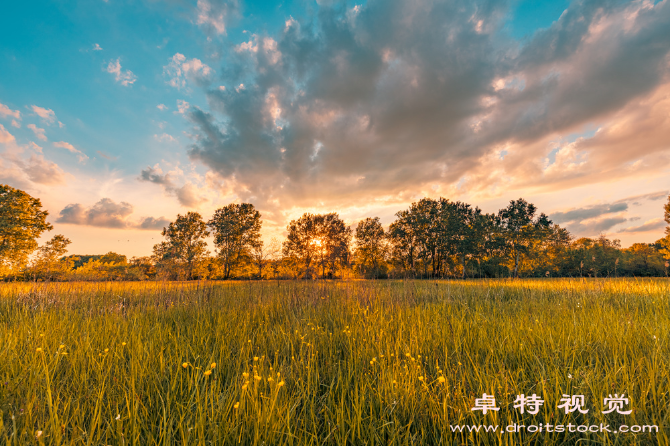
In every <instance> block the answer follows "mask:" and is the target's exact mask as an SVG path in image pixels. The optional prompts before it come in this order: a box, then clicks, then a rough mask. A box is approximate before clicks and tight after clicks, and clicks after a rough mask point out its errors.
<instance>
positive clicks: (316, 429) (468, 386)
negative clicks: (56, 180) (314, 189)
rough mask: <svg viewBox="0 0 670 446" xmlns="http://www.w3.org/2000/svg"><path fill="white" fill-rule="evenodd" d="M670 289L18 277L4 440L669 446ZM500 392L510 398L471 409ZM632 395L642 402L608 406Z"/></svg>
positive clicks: (656, 284) (3, 344)
mask: <svg viewBox="0 0 670 446" xmlns="http://www.w3.org/2000/svg"><path fill="white" fill-rule="evenodd" d="M669 298H670V283H669V282H668V281H667V280H666V279H644V280H636V279H589V280H581V279H536V280H535V279H534V280H515V281H510V280H467V281H428V280H424V281H390V280H389V281H280V282H191V283H179V282H135V283H129V282H126V283H110V282H106V283H32V284H31V283H6V284H0V423H1V424H0V442H2V444H7V445H24V444H53V445H60V444H63V445H108V444H111V445H142V446H144V445H219V444H231V445H232V444H243V445H347V444H355V445H358V444H367V445H374V444H383V445H387V444H388V445H405V444H407V445H409V444H417V445H418V444H445V445H446V444H456V445H460V444H478V445H479V444H481V445H515V444H548V445H571V444H588V445H624V444H626V445H627V444H639V445H648V444H660V445H668V444H670V415H669V409H670V367H669V365H670V345H669V344H668V335H669V334H670V333H669V331H670V307H669V301H668V299H669ZM484 393H486V394H488V395H494V396H495V400H496V404H497V406H498V407H499V408H500V410H498V411H489V412H488V413H487V414H483V413H482V411H473V410H471V409H472V408H473V407H474V406H475V405H476V401H475V400H476V399H478V398H482V395H483V394H484ZM622 393H623V394H625V395H626V397H627V398H629V400H630V404H629V405H627V406H626V407H625V409H627V410H632V413H630V414H628V415H622V414H617V413H609V414H603V413H602V411H603V409H604V408H605V406H604V405H603V404H604V403H603V398H605V397H608V396H609V395H614V394H619V395H620V394H622ZM520 394H525V395H527V396H528V395H531V394H536V395H537V396H538V397H540V398H541V399H543V400H544V401H545V404H544V405H543V406H542V407H540V408H539V412H538V413H537V414H536V415H533V414H531V413H528V412H526V413H523V414H522V413H520V411H519V410H518V409H517V408H514V401H515V398H516V396H517V395H520ZM566 394H567V395H584V398H585V402H586V406H585V407H586V408H587V409H588V410H589V411H588V413H585V414H583V413H580V412H579V411H576V412H573V413H570V414H566V413H565V412H564V410H563V409H559V408H557V405H558V404H559V401H560V400H561V398H562V396H563V395H566ZM514 423H516V424H517V425H524V426H528V425H539V424H540V423H543V425H545V426H546V425H547V424H551V425H554V426H555V425H558V424H564V425H566V426H567V425H568V424H569V423H571V424H574V425H596V424H597V425H599V424H601V423H603V424H606V425H610V426H611V428H612V429H613V430H614V429H615V428H617V427H618V426H620V425H623V424H625V425H629V426H631V425H640V426H643V425H656V426H658V432H640V433H616V434H615V433H601V432H597V433H594V432H585V433H584V432H560V433H557V432H553V433H549V432H546V430H545V431H543V432H528V431H522V432H518V433H510V432H504V433H503V432H500V431H501V430H503V429H504V427H505V426H508V425H512V424H514ZM459 425H463V426H466V425H472V426H476V425H499V426H500V427H501V429H499V430H498V432H495V433H492V432H488V433H486V432H483V431H480V432H469V431H468V429H465V430H464V431H463V432H458V431H456V432H453V426H459Z"/></svg>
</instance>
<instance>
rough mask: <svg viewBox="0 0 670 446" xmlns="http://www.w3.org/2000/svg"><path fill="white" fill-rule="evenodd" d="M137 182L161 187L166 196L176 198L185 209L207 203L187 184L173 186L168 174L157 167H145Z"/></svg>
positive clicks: (193, 187)
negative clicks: (145, 182)
mask: <svg viewBox="0 0 670 446" xmlns="http://www.w3.org/2000/svg"><path fill="white" fill-rule="evenodd" d="M138 180H140V181H147V182H150V183H154V184H158V185H160V186H162V187H163V190H165V192H166V193H167V194H170V195H174V196H175V197H177V200H178V201H179V203H180V204H181V205H182V206H185V207H190V208H196V207H198V206H199V205H201V204H202V203H204V202H205V201H207V200H206V199H205V198H203V197H202V196H201V195H200V194H199V192H198V189H197V188H196V187H195V186H194V185H193V184H191V183H189V182H187V183H185V184H184V185H183V186H181V187H177V186H175V185H174V183H173V182H172V179H171V178H170V176H169V174H164V173H163V171H162V170H161V169H160V167H158V166H155V167H147V168H146V169H144V170H142V171H141V172H140V176H139V178H138Z"/></svg>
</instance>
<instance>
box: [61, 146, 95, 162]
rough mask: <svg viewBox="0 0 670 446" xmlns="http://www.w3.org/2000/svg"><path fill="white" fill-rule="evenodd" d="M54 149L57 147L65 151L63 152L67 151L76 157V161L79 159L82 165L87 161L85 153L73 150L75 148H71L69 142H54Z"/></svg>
mask: <svg viewBox="0 0 670 446" xmlns="http://www.w3.org/2000/svg"><path fill="white" fill-rule="evenodd" d="M54 147H59V148H61V149H65V150H67V151H69V152H70V153H74V154H75V155H77V159H79V162H80V163H83V162H85V161H86V160H87V159H88V156H86V154H85V153H83V152H82V151H81V150H78V149H77V148H75V146H73V145H72V144H70V143H69V142H65V141H59V142H55V143H54Z"/></svg>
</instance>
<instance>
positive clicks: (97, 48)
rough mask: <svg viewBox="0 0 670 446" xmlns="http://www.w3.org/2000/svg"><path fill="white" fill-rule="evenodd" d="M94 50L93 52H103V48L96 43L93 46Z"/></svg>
mask: <svg viewBox="0 0 670 446" xmlns="http://www.w3.org/2000/svg"><path fill="white" fill-rule="evenodd" d="M92 50H93V51H102V47H101V46H100V45H99V44H97V43H96V44H94V45H93V48H92Z"/></svg>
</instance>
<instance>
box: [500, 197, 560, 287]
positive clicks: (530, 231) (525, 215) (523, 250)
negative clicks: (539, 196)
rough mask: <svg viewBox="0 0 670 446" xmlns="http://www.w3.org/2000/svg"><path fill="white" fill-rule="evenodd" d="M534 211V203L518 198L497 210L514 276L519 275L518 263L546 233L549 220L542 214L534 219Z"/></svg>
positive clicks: (549, 223)
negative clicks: (512, 264)
mask: <svg viewBox="0 0 670 446" xmlns="http://www.w3.org/2000/svg"><path fill="white" fill-rule="evenodd" d="M536 211H537V208H536V207H535V205H533V204H531V203H528V202H527V201H526V200H524V199H523V198H519V199H518V200H516V201H514V200H512V201H510V204H509V206H507V207H506V208H505V209H501V210H500V211H499V212H498V218H499V219H500V225H501V228H502V235H503V237H504V240H505V247H504V251H505V252H506V254H507V257H508V258H509V259H510V260H511V261H512V262H513V263H514V270H513V273H512V274H513V276H514V277H519V264H520V262H521V260H522V259H523V257H524V256H526V255H528V253H529V252H530V250H531V248H532V246H533V243H534V242H536V241H538V240H541V239H543V238H545V237H546V236H547V235H548V232H549V227H550V225H551V220H549V218H547V216H546V215H544V214H540V215H539V216H538V217H537V218H536V219H534V217H535V212H536Z"/></svg>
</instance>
